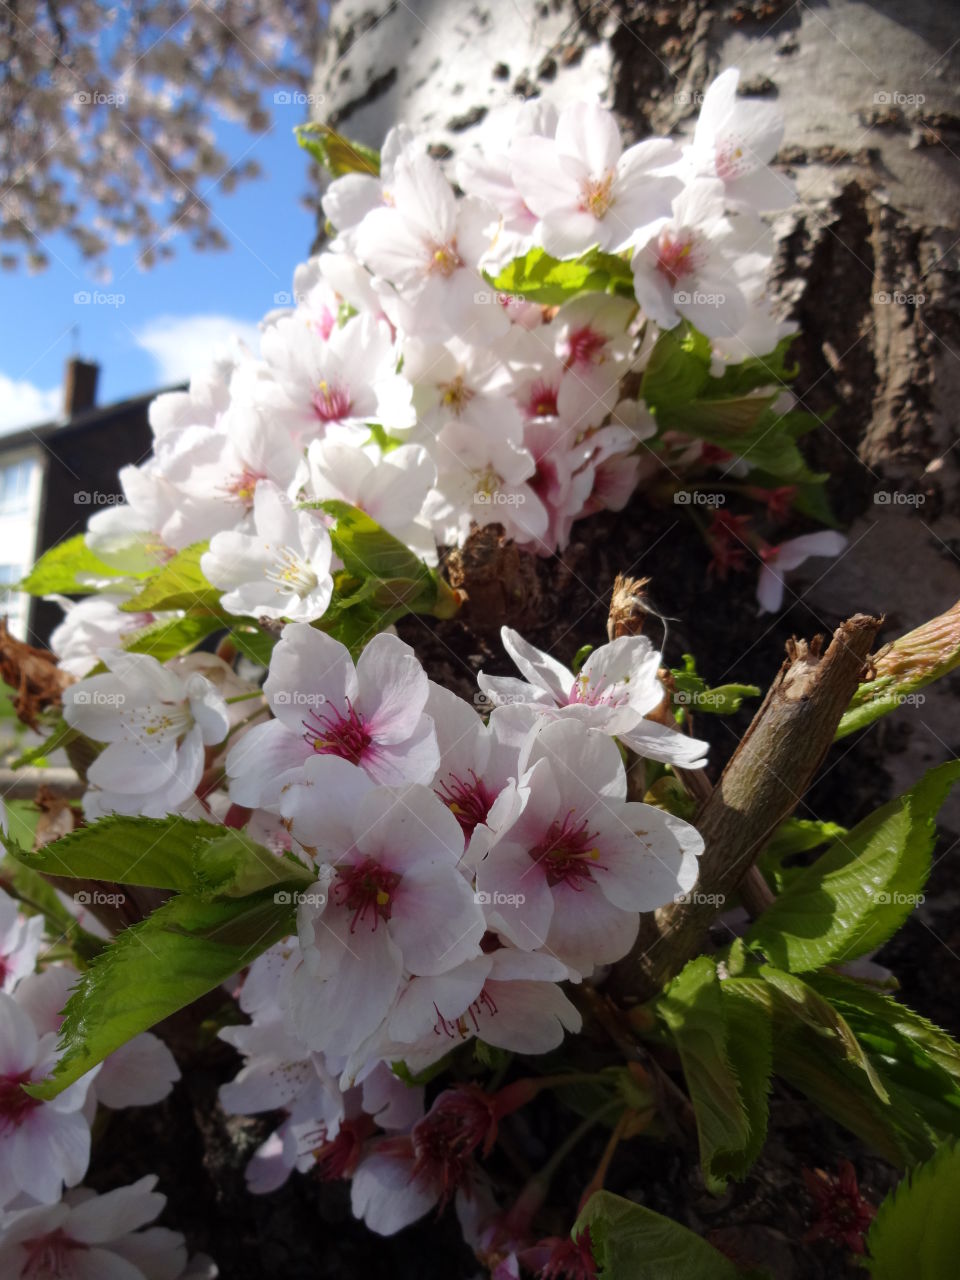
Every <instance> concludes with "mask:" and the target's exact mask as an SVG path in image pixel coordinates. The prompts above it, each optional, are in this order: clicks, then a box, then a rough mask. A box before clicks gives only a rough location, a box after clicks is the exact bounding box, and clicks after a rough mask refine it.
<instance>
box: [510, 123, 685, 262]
mask: <svg viewBox="0 0 960 1280" xmlns="http://www.w3.org/2000/svg"><path fill="white" fill-rule="evenodd" d="M679 155H680V153H679V150H678V149H677V147H676V146H675V144H674V143H672V142H670V141H669V140H668V139H666V138H650V139H648V140H647V141H646V142H639V143H637V144H636V145H635V146H632V147H629V148H628V149H627V150H626V151H623V150H622V143H621V139H620V130H619V129H618V128H617V124H616V121H615V120H614V118H613V115H612V114H611V112H609V111H606V110H605V109H604V108H603V107H601V106H600V105H599V104H597V103H595V102H577V103H573V104H571V105H570V106H568V107H565V108H564V110H563V111H561V112H560V118H559V120H558V121H557V130H556V135H555V137H554V138H543V137H536V136H531V137H521V138H517V139H516V140H515V142H514V143H513V146H512V147H511V151H510V157H511V176H512V178H513V182H514V185H515V187H516V188H517V190H518V192H519V193H520V195H521V196H522V197H523V200H524V203H525V204H526V205H527V207H528V208H530V209H532V210H533V212H534V213H536V214H537V215H538V217H539V218H540V226H539V235H540V240H541V242H542V244H543V247H544V248H545V249H546V250H547V252H548V253H551V254H553V255H554V257H558V258H572V257H576V256H577V255H578V254H580V253H583V252H584V251H585V250H587V249H589V248H590V247H591V246H593V245H597V246H599V248H601V249H605V250H611V251H616V250H618V249H622V248H625V247H626V246H628V245H631V244H634V243H636V240H637V238H638V236H639V235H640V234H641V232H642V231H643V230H644V229H645V228H646V227H648V226H649V225H650V224H651V223H652V222H654V221H656V219H658V218H661V217H663V215H664V214H665V213H666V212H667V208H668V206H669V202H670V199H671V197H672V196H673V195H674V194H675V193H676V192H677V191H678V190H679V188H680V183H679V181H678V180H677V179H676V178H674V177H670V176H667V175H666V174H665V172H664V170H665V169H667V168H668V167H669V166H670V165H672V164H675V163H676V161H677V160H678V159H679Z"/></svg>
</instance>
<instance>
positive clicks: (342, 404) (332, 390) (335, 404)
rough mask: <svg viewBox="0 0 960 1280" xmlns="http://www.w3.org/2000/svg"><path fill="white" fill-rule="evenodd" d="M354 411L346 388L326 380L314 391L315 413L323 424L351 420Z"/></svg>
mask: <svg viewBox="0 0 960 1280" xmlns="http://www.w3.org/2000/svg"><path fill="white" fill-rule="evenodd" d="M352 411H353V400H352V399H351V396H350V392H349V391H348V390H347V389H346V387H341V386H339V385H338V384H337V383H330V382H327V381H326V380H324V381H323V382H318V383H317V385H316V387H315V388H314V391H313V412H314V413H315V414H316V415H317V417H318V418H319V419H320V421H321V422H340V421H341V420H342V419H343V418H349V417H350V414H351V412H352Z"/></svg>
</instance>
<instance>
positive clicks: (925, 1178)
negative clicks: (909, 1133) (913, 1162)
mask: <svg viewBox="0 0 960 1280" xmlns="http://www.w3.org/2000/svg"><path fill="white" fill-rule="evenodd" d="M958 1188H960V1143H955V1142H953V1143H947V1144H946V1145H944V1146H942V1147H941V1148H940V1149H939V1150H938V1151H937V1152H936V1154H935V1155H934V1156H933V1158H932V1159H931V1160H928V1161H927V1163H926V1164H922V1165H920V1166H919V1167H918V1168H916V1169H912V1170H911V1172H910V1174H909V1176H908V1177H907V1178H905V1179H904V1181H903V1182H901V1183H900V1185H899V1186H898V1187H897V1188H896V1190H894V1191H892V1192H891V1193H890V1195H888V1196H887V1198H886V1199H885V1200H884V1201H883V1203H882V1204H881V1206H880V1208H879V1210H878V1211H877V1216H876V1218H874V1220H873V1225H872V1226H871V1227H870V1231H869V1233H868V1235H867V1251H868V1253H869V1260H868V1262H867V1269H868V1271H869V1272H870V1275H871V1276H872V1278H873V1280H904V1277H905V1276H909V1277H911V1280H946V1277H948V1276H952V1275H956V1272H957V1257H958V1255H960V1215H958V1214H957V1189H958Z"/></svg>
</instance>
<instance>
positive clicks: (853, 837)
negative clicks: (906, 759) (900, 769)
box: [745, 760, 960, 973]
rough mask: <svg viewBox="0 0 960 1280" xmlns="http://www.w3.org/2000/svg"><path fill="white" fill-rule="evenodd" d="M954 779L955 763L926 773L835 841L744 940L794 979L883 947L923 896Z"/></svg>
mask: <svg viewBox="0 0 960 1280" xmlns="http://www.w3.org/2000/svg"><path fill="white" fill-rule="evenodd" d="M958 778H960V761H958V760H951V761H948V762H947V763H946V764H942V765H940V766H938V767H937V768H936V769H931V770H930V771H929V773H927V774H926V775H925V777H924V778H923V779H922V780H921V781H920V782H919V783H917V785H916V786H915V787H913V788H911V790H910V791H908V792H906V793H905V794H904V795H902V796H899V797H898V798H897V799H896V800H891V801H890V803H889V804H885V805H884V806H883V807H882V808H880V809H877V810H876V811H875V812H874V813H872V814H871V815H870V816H869V817H868V818H865V819H864V821H863V822H860V823H858V825H857V826H856V827H854V828H853V830H852V831H850V832H848V833H847V834H846V835H843V836H839V837H838V838H837V839H836V840H835V841H834V842H833V844H831V846H830V847H829V849H827V851H826V853H824V854H823V855H822V856H821V857H820V858H818V859H817V861H816V862H814V863H813V865H812V866H810V867H807V868H805V869H804V870H803V871H801V872H799V873H798V874H797V876H796V877H795V878H792V879H791V881H790V883H789V884H788V885H787V886H786V888H785V890H784V892H783V893H782V894H781V895H780V896H779V897H778V898H777V900H776V901H775V902H774V903H773V905H772V906H771V907H770V908H769V909H768V910H767V911H765V912H764V913H763V915H762V916H761V917H760V919H759V920H758V921H757V922H756V923H755V924H754V925H753V927H752V928H751V929H750V931H749V932H748V933H747V935H746V937H745V941H746V943H747V945H748V946H751V947H753V948H755V949H759V950H761V951H763V952H764V953H765V954H766V955H767V956H768V957H769V958H770V960H772V961H773V962H774V964H776V965H779V966H780V967H781V968H783V969H787V970H789V971H790V972H792V973H806V972H808V971H809V970H812V969H820V968H823V966H824V965H827V964H831V963H834V962H840V961H843V960H851V959H854V958H855V957H857V956H861V955H864V954H865V953H866V952H868V951H871V950H873V949H874V948H875V947H877V946H879V945H880V943H881V942H884V941H885V940H886V939H887V938H889V937H890V935H891V934H892V933H894V932H895V931H896V930H897V929H898V928H899V927H900V925H901V924H902V923H903V921H904V920H905V919H906V918H907V916H908V915H909V914H910V912H911V911H912V910H913V908H914V906H915V905H916V903H917V902H918V900H919V899H920V898H921V896H922V890H923V886H924V884H925V883H926V880H927V876H928V874H929V872H930V860H931V854H932V851H933V846H934V842H935V839H936V826H935V822H934V819H935V818H936V815H937V812H938V811H939V809H940V806H941V805H942V804H943V801H944V800H945V799H946V796H947V793H948V792H949V791H950V789H951V787H952V786H953V784H954V783H955V782H956V781H957V779H958Z"/></svg>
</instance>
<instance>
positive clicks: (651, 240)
mask: <svg viewBox="0 0 960 1280" xmlns="http://www.w3.org/2000/svg"><path fill="white" fill-rule="evenodd" d="M723 197H724V187H723V183H722V182H720V181H719V180H715V179H710V178H695V179H694V180H693V181H692V182H691V183H689V185H688V186H686V187H684V189H683V190H682V191H681V192H680V193H679V195H677V196H676V197H675V198H674V201H673V206H672V212H671V214H670V215H669V216H668V217H665V218H662V219H660V220H659V221H658V222H657V223H655V224H653V225H652V226H651V227H649V228H647V229H646V231H645V232H644V234H643V236H642V237H640V238H639V239H638V240H637V247H636V252H635V253H634V255H633V285H634V289H635V290H636V295H637V301H638V302H639V303H640V306H641V307H642V308H643V311H644V313H645V314H646V315H648V316H649V317H650V319H651V320H655V321H656V322H657V324H659V325H662V326H663V327H664V328H667V329H669V328H672V327H673V326H674V325H675V324H678V323H679V321H680V320H681V318H683V319H686V320H689V321H691V323H692V324H694V325H696V327H697V328H698V329H699V330H700V331H701V332H702V333H705V334H706V335H707V337H710V338H723V337H732V336H733V335H734V334H736V333H737V331H738V330H739V329H740V328H741V327H742V325H743V324H744V322H745V320H746V318H747V301H746V297H745V295H744V291H743V288H742V286H741V283H740V281H739V280H738V279H737V276H736V272H735V268H736V266H737V263H738V260H739V259H740V258H742V257H743V256H744V255H746V254H750V253H751V252H752V251H755V252H753V258H752V261H753V262H755V263H756V265H757V267H758V268H759V266H760V265H761V264H762V263H763V262H765V261H766V259H764V258H763V255H762V254H761V253H760V252H759V250H760V247H761V246H762V244H763V243H764V232H763V228H762V227H761V226H760V225H759V224H757V223H755V222H754V220H753V219H752V218H750V217H749V216H748V215H746V214H740V215H738V216H737V218H736V220H735V221H734V220H733V219H732V218H731V217H729V216H728V215H727V213H726V207H725V204H724V198H723Z"/></svg>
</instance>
